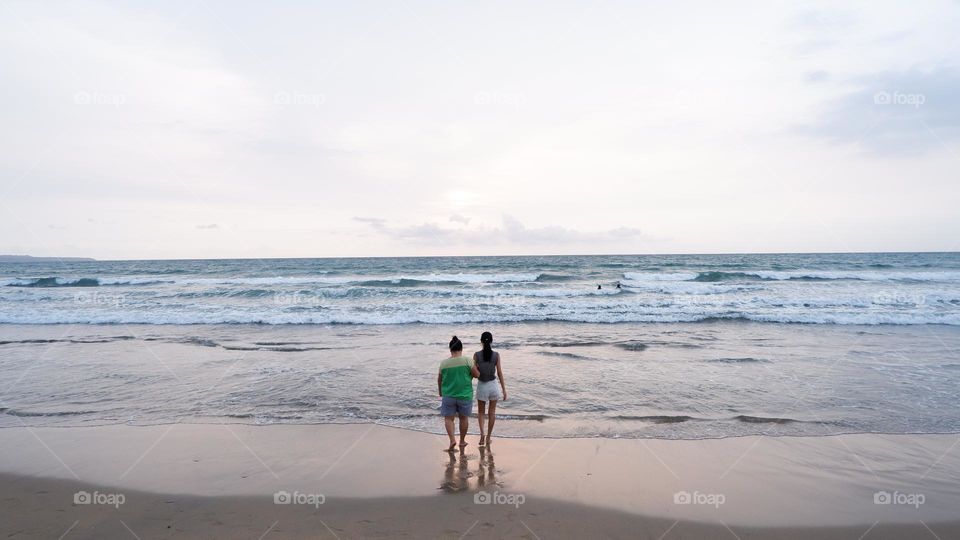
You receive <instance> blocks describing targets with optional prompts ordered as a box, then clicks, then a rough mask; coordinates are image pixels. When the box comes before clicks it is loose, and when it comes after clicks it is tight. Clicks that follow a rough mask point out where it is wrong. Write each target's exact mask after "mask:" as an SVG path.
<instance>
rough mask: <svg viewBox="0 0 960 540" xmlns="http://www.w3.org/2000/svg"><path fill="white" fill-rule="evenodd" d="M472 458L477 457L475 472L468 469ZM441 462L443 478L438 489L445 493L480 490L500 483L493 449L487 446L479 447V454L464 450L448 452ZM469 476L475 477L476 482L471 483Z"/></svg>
mask: <svg viewBox="0 0 960 540" xmlns="http://www.w3.org/2000/svg"><path fill="white" fill-rule="evenodd" d="M478 457H479V459H478ZM474 459H477V469H476V472H472V471H471V470H470V461H471V460H474ZM443 463H444V471H443V480H441V482H440V489H441V490H443V491H445V492H447V493H461V492H463V491H471V490H481V489H484V488H490V487H498V486H499V485H500V484H499V483H498V482H497V468H496V464H495V463H494V461H493V450H491V449H489V448H486V447H480V455H479V456H477V454H472V453H471V454H467V453H466V452H464V451H460V452H449V453H448V454H447V458H446V459H444V460H443ZM471 478H476V482H473V483H471Z"/></svg>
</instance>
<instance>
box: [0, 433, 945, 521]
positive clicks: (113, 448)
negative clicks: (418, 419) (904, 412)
mask: <svg viewBox="0 0 960 540" xmlns="http://www.w3.org/2000/svg"><path fill="white" fill-rule="evenodd" d="M469 441H470V443H471V445H470V446H468V447H467V450H466V451H465V452H464V453H463V454H459V453H454V454H452V455H451V454H447V453H446V452H443V451H442V449H443V448H444V446H445V445H444V442H443V439H442V437H439V436H436V435H430V434H425V433H419V432H413V431H409V430H403V429H395V428H388V427H384V426H376V425H272V426H248V425H236V424H233V425H231V424H226V425H217V424H174V425H170V426H142V427H136V426H125V425H117V426H101V427H80V428H77V427H70V428H43V427H39V428H5V429H0V444H2V446H3V448H4V449H5V455H6V457H5V459H4V460H3V461H2V463H0V475H2V476H3V479H4V481H3V482H2V485H3V488H2V490H3V493H2V494H0V496H2V497H3V498H4V500H5V501H7V504H5V506H7V507H8V508H10V509H11V510H12V511H11V512H10V514H11V515H10V519H6V520H5V523H4V529H5V532H6V533H7V534H12V533H16V534H17V535H19V536H14V537H23V538H39V537H49V536H51V535H53V536H54V537H56V536H59V535H60V534H62V533H63V532H64V531H66V530H68V529H69V528H70V527H71V526H72V529H71V530H70V537H100V538H103V537H122V536H124V534H126V535H129V534H130V533H129V532H127V531H125V530H124V529H125V528H129V529H131V530H133V531H134V532H135V534H137V535H138V536H140V537H144V538H146V537H155V536H164V535H167V536H173V535H180V536H181V537H198V536H202V537H214V538H219V537H223V538H228V537H238V536H245V537H250V536H252V537H258V536H260V534H263V533H267V532H272V533H273V534H275V536H276V537H289V538H300V537H307V536H311V535H312V537H316V536H317V534H319V533H322V534H321V537H331V538H334V537H341V538H353V537H371V536H382V535H390V536H396V535H404V534H406V535H408V536H414V537H451V538H457V537H461V536H463V537H466V538H470V537H476V538H486V537H528V538H536V537H540V538H549V537H574V536H579V537H583V536H607V537H615V538H619V537H637V536H638V535H639V536H640V537H651V538H658V537H660V536H661V535H664V533H666V532H667V531H668V529H671V527H672V529H671V530H670V532H669V535H667V536H664V537H666V538H669V537H677V538H681V537H697V538H714V537H716V538H722V537H731V532H734V534H735V535H737V536H740V537H744V538H746V537H749V538H768V537H778V538H849V537H851V535H852V537H854V538H857V537H860V536H861V535H862V534H864V533H865V532H866V531H868V529H869V530H870V538H884V537H889V538H898V537H900V538H902V537H904V536H916V537H919V536H921V535H922V534H929V532H927V528H928V527H929V528H930V530H932V531H936V534H937V535H938V536H940V537H942V538H946V537H954V536H956V535H957V533H958V532H960V523H958V522H957V519H956V516H955V512H954V510H955V508H956V507H957V504H960V495H958V494H957V493H956V491H955V489H954V486H955V485H957V482H958V481H960V452H954V451H953V450H954V449H955V444H956V441H957V436H955V435H890V436H887V435H838V436H835V437H781V438H769V437H738V438H730V439H716V440H699V441H690V440H685V441H678V440H654V439H621V440H617V439H495V440H494V443H493V446H492V448H491V449H488V450H481V449H480V448H478V447H477V446H476V442H477V440H476V437H475V436H471V437H470V439H469ZM79 492H85V493H87V494H89V496H90V497H92V498H96V497H97V496H99V497H100V502H101V504H97V503H96V502H95V503H94V504H75V502H76V501H75V500H74V497H75V496H77V493H79ZM278 493H281V494H282V493H287V494H288V496H289V497H291V498H293V499H296V500H297V501H299V502H295V503H293V504H276V503H275V500H274V498H275V497H276V496H277V494H278ZM877 493H888V494H891V496H892V497H894V498H895V499H896V498H897V496H898V494H899V495H900V499H897V500H894V501H891V502H890V503H889V504H884V503H883V501H881V502H880V503H879V504H878V503H877V501H876V500H875V497H876V496H877ZM481 494H486V495H485V496H488V497H490V498H492V499H494V500H493V501H490V502H489V503H483V502H482V501H481V502H477V501H476V500H475V497H477V496H482V495H481ZM684 494H686V495H684ZM110 495H114V496H116V495H123V496H124V501H123V503H122V504H120V505H114V506H111V505H110V504H109V502H110V501H111V499H109V496H110ZM907 495H922V497H923V500H922V501H921V503H920V504H919V505H915V506H911V505H910V504H909V502H910V501H909V500H907V499H905V498H904V497H905V496H907ZM311 496H312V497H313V498H312V499H311ZM685 496H686V497H687V498H688V499H692V500H688V501H687V502H684V501H683V497H685ZM678 497H680V500H678V499H677V498H678ZM321 498H322V502H319V503H318V501H320V499H321ZM901 499H902V500H901ZM112 500H113V502H116V497H114V499H112ZM914 502H916V501H915V500H914ZM313 503H318V504H313ZM518 503H519V504H518ZM121 520H122V523H121ZM75 522H76V523H75ZM274 522H277V523H276V525H275V526H274V527H273V529H272V530H269V531H268V529H270V527H271V525H272V524H274ZM475 522H476V523H475ZM324 524H325V525H324ZM168 526H169V528H168ZM57 527H61V529H60V531H58V532H56V534H53V533H54V530H53V529H55V528H57ZM326 527H329V531H328V530H327V529H326ZM471 527H472V528H471ZM241 531H242V534H241ZM531 531H534V532H532V533H531ZM324 535H327V536H324ZM671 535H675V536H671ZM265 537H269V535H267V536H265Z"/></svg>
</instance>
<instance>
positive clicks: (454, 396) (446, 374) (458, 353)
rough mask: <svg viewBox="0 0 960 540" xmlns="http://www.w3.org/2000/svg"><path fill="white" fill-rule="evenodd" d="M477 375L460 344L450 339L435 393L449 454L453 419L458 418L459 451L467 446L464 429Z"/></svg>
mask: <svg viewBox="0 0 960 540" xmlns="http://www.w3.org/2000/svg"><path fill="white" fill-rule="evenodd" d="M479 375H480V372H479V371H478V370H477V367H476V366H475V365H474V363H473V361H472V360H471V359H470V358H467V357H466V356H463V343H461V342H460V340H459V339H457V336H453V339H451V340H450V358H447V359H446V360H444V361H443V362H440V371H439V373H437V391H438V392H440V416H442V417H443V425H444V427H446V428H447V437H450V447H449V448H447V451H448V452H453V450H454V449H455V448H456V446H457V441H456V439H455V438H454V436H453V419H454V418H455V417H457V416H459V417H460V450H463V447H465V446H467V429H468V428H469V427H470V423H469V422H470V419H469V417H470V412H471V411H472V410H473V379H474V377H478V376H479Z"/></svg>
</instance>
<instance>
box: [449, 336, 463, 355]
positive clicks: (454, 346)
mask: <svg viewBox="0 0 960 540" xmlns="http://www.w3.org/2000/svg"><path fill="white" fill-rule="evenodd" d="M462 350H463V343H461V342H460V339H459V338H457V336H453V339H451V340H450V352H457V351H462Z"/></svg>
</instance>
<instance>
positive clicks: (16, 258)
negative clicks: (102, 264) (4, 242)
mask: <svg viewBox="0 0 960 540" xmlns="http://www.w3.org/2000/svg"><path fill="white" fill-rule="evenodd" d="M58 261H64V262H94V261H96V259H91V258H89V257H33V256H30V255H0V263H17V262H58Z"/></svg>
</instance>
